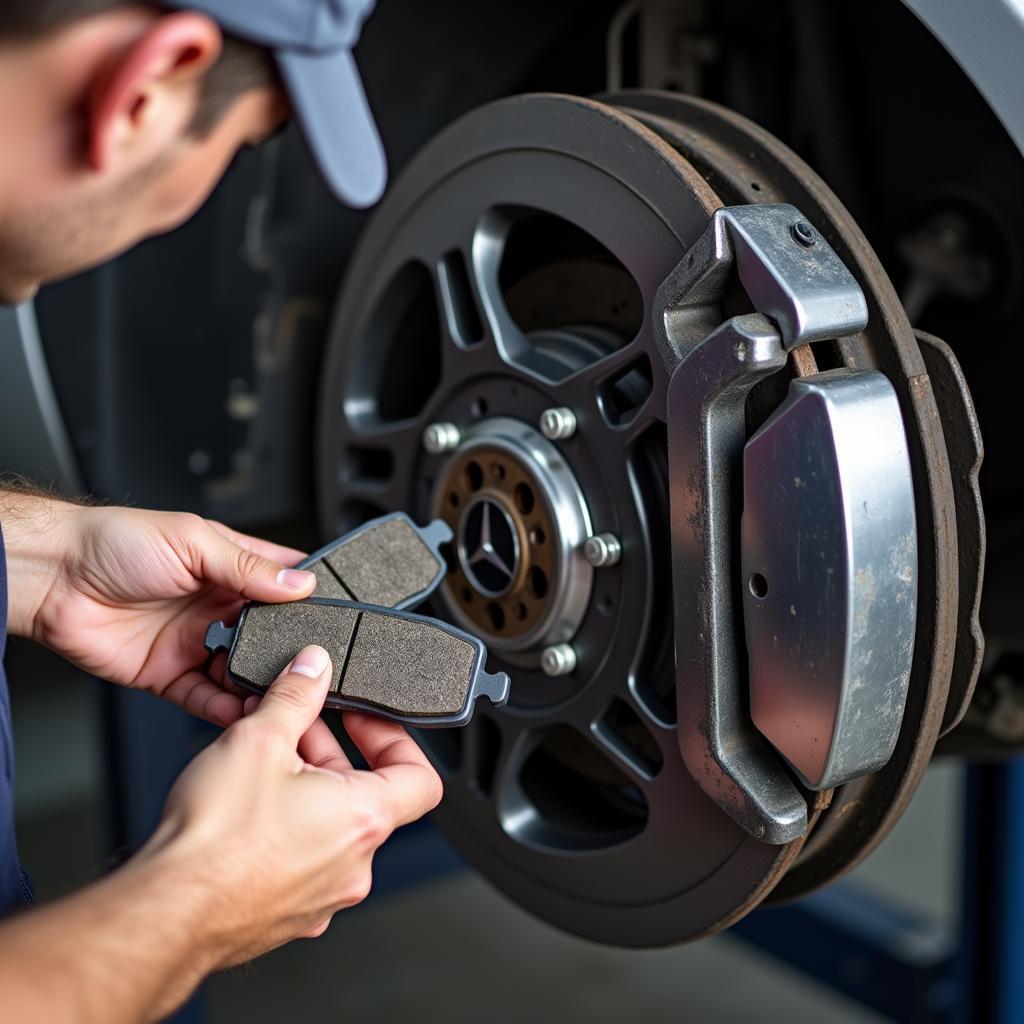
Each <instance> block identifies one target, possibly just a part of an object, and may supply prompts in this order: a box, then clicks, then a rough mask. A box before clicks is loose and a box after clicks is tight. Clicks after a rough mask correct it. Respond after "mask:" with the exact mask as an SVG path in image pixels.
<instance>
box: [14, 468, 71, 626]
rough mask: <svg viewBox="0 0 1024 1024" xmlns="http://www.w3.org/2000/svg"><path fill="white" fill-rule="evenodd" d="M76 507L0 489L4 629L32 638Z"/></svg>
mask: <svg viewBox="0 0 1024 1024" xmlns="http://www.w3.org/2000/svg"><path fill="white" fill-rule="evenodd" d="M80 512H81V508H80V507H79V506H77V505H74V504H71V503H70V502H66V501H61V500H59V499H57V498H54V497H51V496H49V495H47V494H44V493H41V492H39V491H35V490H32V489H29V488H24V487H17V486H11V485H9V484H2V485H0V526H2V528H3V536H4V547H5V549H6V552H7V573H8V579H9V585H8V608H7V618H8V630H9V631H10V632H11V633H13V634H14V635H15V636H26V637H31V636H32V635H33V629H34V624H35V618H36V613H37V612H38V610H39V608H40V607H41V606H42V604H43V602H44V601H45V599H46V596H47V594H48V593H49V592H50V590H51V589H52V588H53V585H54V582H55V581H56V580H57V579H58V577H59V575H60V573H61V571H62V567H63V565H64V564H65V563H66V560H67V557H68V552H69V550H70V548H71V544H72V540H71V538H72V534H73V526H72V524H73V523H74V521H75V518H76V516H77V515H78V514H79V513H80Z"/></svg>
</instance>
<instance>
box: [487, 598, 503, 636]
mask: <svg viewBox="0 0 1024 1024" xmlns="http://www.w3.org/2000/svg"><path fill="white" fill-rule="evenodd" d="M487 614H488V615H489V616H490V617H491V625H492V626H493V627H494V632H495V633H500V632H501V631H502V630H503V629H504V628H505V613H504V611H502V608H501V605H500V604H495V602H494V601H491V602H490V604H488V605H487Z"/></svg>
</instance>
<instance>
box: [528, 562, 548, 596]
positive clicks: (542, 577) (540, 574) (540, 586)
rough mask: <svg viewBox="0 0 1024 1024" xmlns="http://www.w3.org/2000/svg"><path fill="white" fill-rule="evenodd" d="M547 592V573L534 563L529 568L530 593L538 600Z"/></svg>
mask: <svg viewBox="0 0 1024 1024" xmlns="http://www.w3.org/2000/svg"><path fill="white" fill-rule="evenodd" d="M547 592H548V578H547V575H546V574H545V572H544V570H543V569H542V568H541V567H540V566H539V565H535V566H534V567H533V568H532V569H531V570H530V593H532V594H533V596H534V597H535V598H537V600H540V599H541V598H542V597H544V595H545V594H547Z"/></svg>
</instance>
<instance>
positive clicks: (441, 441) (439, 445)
mask: <svg viewBox="0 0 1024 1024" xmlns="http://www.w3.org/2000/svg"><path fill="white" fill-rule="evenodd" d="M461 442H462V434H461V433H460V431H459V428H458V427H457V426H456V425H455V424H454V423H431V424H430V426H429V427H427V428H426V430H424V431H423V447H424V448H426V450H427V451H428V452H430V454H431V455H444V454H445V452H450V451H453V450H454V449H456V448H458V447H459V444H460V443H461Z"/></svg>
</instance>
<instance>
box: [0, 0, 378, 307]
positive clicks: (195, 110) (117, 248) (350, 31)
mask: <svg viewBox="0 0 1024 1024" xmlns="http://www.w3.org/2000/svg"><path fill="white" fill-rule="evenodd" d="M371 7H372V0H194V2H191V3H189V2H186V0H160V3H159V4H147V3H135V2H130V0H0V106H2V108H3V111H4V116H3V119H2V121H0V302H19V301H22V300H24V299H27V298H29V297H31V295H32V294H33V293H34V292H35V290H36V289H37V288H38V287H39V285H40V284H42V283H45V282H46V281H50V280H54V279H56V278H60V277H64V276H67V275H68V274H71V273H74V272H75V271H78V270H82V269H85V268H86V267H89V266H93V265H95V264H97V263H100V262H102V261H103V260H105V259H108V258H110V257H111V256H114V255H116V254H117V253H120V252H123V251H124V250H125V249H128V248H130V247H131V246H132V245H134V244H135V243H136V242H138V241H140V240H141V239H143V238H146V237H148V236H150V235H153V234H158V233H160V232H162V231H167V230H169V229H170V228H173V227H176V226H177V225H179V224H181V223H182V222H183V221H185V220H186V219H187V218H188V217H189V216H191V214H192V213H194V212H195V210H196V209H197V208H198V207H199V206H200V205H201V204H202V203H203V201H204V200H205V199H206V198H207V196H208V195H209V194H210V192H211V191H212V189H213V187H214V186H215V185H216V183H217V182H218V181H219V180H220V178H221V176H222V175H223V173H224V171H225V169H226V168H227V166H228V164H229V163H230V162H231V160H232V158H233V157H234V156H235V154H236V153H237V152H238V150H239V149H240V148H241V147H242V146H245V145H254V144H256V143H259V142H261V141H263V140H264V139H266V138H267V137H268V136H269V135H272V134H273V133H274V132H276V131H277V130H278V128H279V127H280V126H281V124H282V123H283V122H284V120H285V119H286V117H287V116H288V115H289V113H290V112H291V111H292V110H293V109H294V110H295V112H296V113H297V115H298V118H299V121H300V123H301V124H302V127H303V129H304V130H305V134H306V136H307V139H308V140H309V142H310V143H311V147H312V150H313V153H314V156H315V157H316V159H317V162H318V164H319V165H320V167H321V169H322V170H323V172H324V174H325V176H326V178H327V180H328V183H329V184H330V185H331V186H332V187H333V189H334V191H335V192H336V193H337V194H338V195H339V197H340V198H342V199H343V200H345V201H347V202H350V203H352V205H357V206H363V205H368V204H369V203H371V202H373V201H375V200H376V199H377V198H378V196H379V193H380V190H381V189H382V187H383V181H384V174H385V170H384V162H383V154H382V151H381V149H380V142H379V139H378V137H377V135H376V131H375V129H374V128H373V124H372V119H371V118H370V116H369V112H368V109H367V107H366V100H365V96H364V95H363V93H362V89H361V86H360V85H359V80H358V76H357V75H356V72H355V66H354V64H353V62H352V57H351V54H350V52H349V50H350V47H351V45H352V44H353V43H354V42H355V39H356V38H357V36H358V32H359V27H360V25H361V23H362V20H363V18H364V17H365V15H366V14H367V13H368V12H369V9H370V8H371Z"/></svg>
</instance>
